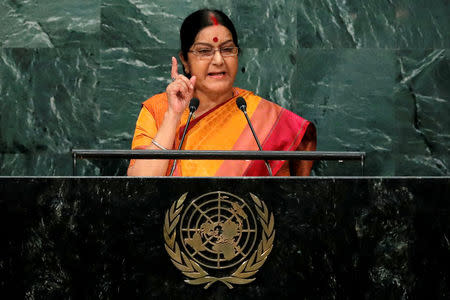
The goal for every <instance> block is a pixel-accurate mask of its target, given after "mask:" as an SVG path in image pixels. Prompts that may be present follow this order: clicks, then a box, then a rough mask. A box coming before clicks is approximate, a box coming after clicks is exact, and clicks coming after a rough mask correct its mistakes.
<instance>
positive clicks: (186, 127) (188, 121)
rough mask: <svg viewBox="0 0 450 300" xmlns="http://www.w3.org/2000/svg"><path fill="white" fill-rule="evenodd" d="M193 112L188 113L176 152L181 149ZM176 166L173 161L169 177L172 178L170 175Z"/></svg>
mask: <svg viewBox="0 0 450 300" xmlns="http://www.w3.org/2000/svg"><path fill="white" fill-rule="evenodd" d="M194 112H195V110H191V111H190V112H189V117H188V120H187V122H186V126H185V127H184V131H183V135H182V136H181V141H180V145H178V150H180V149H181V146H183V142H184V137H185V136H186V132H187V129H188V126H189V123H190V122H191V118H192V115H193V114H194ZM176 164H177V160H176V159H175V160H174V161H173V165H172V169H171V170H170V175H169V176H172V175H173V172H174V171H175V167H176Z"/></svg>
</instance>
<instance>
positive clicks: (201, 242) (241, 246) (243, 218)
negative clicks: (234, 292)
mask: <svg viewBox="0 0 450 300" xmlns="http://www.w3.org/2000/svg"><path fill="white" fill-rule="evenodd" d="M257 225H258V224H257V220H256V218H255V214H254V212H253V210H252V208H251V207H250V206H249V205H248V204H247V202H246V201H244V200H243V199H241V198H240V197H238V196H236V195H233V194H231V193H228V192H220V191H217V192H212V193H207V194H204V195H201V196H200V197H198V198H196V199H194V200H192V201H191V203H190V204H189V205H187V206H186V208H185V210H184V213H183V214H182V216H181V219H180V225H179V236H180V237H181V238H180V240H181V244H182V245H183V248H184V251H185V253H187V255H188V256H189V257H191V258H192V259H193V260H194V261H196V262H197V263H199V264H200V265H202V266H204V267H207V268H210V269H216V270H218V269H220V270H222V269H227V268H230V267H234V266H236V265H237V264H239V263H240V262H242V261H243V260H244V259H245V258H246V257H247V256H248V255H249V254H251V253H252V251H253V250H254V248H255V244H256V242H257V238H258V230H257Z"/></svg>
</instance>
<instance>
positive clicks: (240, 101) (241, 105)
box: [236, 97, 273, 176]
mask: <svg viewBox="0 0 450 300" xmlns="http://www.w3.org/2000/svg"><path fill="white" fill-rule="evenodd" d="M236 105H237V107H238V108H239V109H240V110H242V112H243V113H244V115H245V118H246V119H247V123H248V125H249V126H250V129H251V130H252V133H253V136H254V137H255V140H256V144H258V148H259V150H260V151H262V147H261V144H260V143H259V140H258V137H257V136H256V132H255V130H254V129H253V126H252V122H250V118H249V117H248V115H247V103H246V102H245V99H244V98H242V97H239V98H237V99H236ZM264 162H265V164H266V167H267V171H268V172H269V176H273V174H272V168H270V165H269V163H268V161H267V160H265V161H264Z"/></svg>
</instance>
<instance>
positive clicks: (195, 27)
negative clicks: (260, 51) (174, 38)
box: [180, 8, 240, 73]
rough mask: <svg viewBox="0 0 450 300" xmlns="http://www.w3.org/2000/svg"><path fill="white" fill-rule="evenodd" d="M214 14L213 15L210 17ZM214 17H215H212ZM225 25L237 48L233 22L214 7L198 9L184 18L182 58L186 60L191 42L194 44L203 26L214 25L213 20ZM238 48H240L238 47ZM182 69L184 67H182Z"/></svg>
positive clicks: (181, 38) (181, 35) (181, 40)
mask: <svg viewBox="0 0 450 300" xmlns="http://www.w3.org/2000/svg"><path fill="white" fill-rule="evenodd" d="M212 16H214V17H212ZM214 18H215V19H214ZM215 21H217V23H218V24H220V25H222V26H225V27H226V28H227V29H228V30H229V31H230V32H231V35H232V37H233V42H234V44H235V45H236V47H238V48H239V43H238V37H237V33H236V29H235V28H234V25H233V22H231V20H230V18H228V16H227V15H226V14H224V13H223V12H222V11H220V10H216V9H207V8H205V9H200V10H197V11H195V12H193V13H192V14H190V15H189V16H187V17H186V19H184V21H183V24H182V25H181V29H180V42H181V54H182V55H183V58H184V59H185V60H186V61H187V60H188V52H189V49H190V48H191V46H192V44H194V41H195V38H196V37H197V34H198V33H199V32H200V31H201V30H202V29H203V28H205V27H208V26H211V25H215V24H214V22H215ZM239 50H240V49H239ZM183 71H184V72H185V70H184V67H183ZM185 73H186V72H185Z"/></svg>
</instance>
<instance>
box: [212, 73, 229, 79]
mask: <svg viewBox="0 0 450 300" xmlns="http://www.w3.org/2000/svg"><path fill="white" fill-rule="evenodd" d="M224 76H225V72H210V73H208V77H211V78H215V79H221V78H223V77H224Z"/></svg>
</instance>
